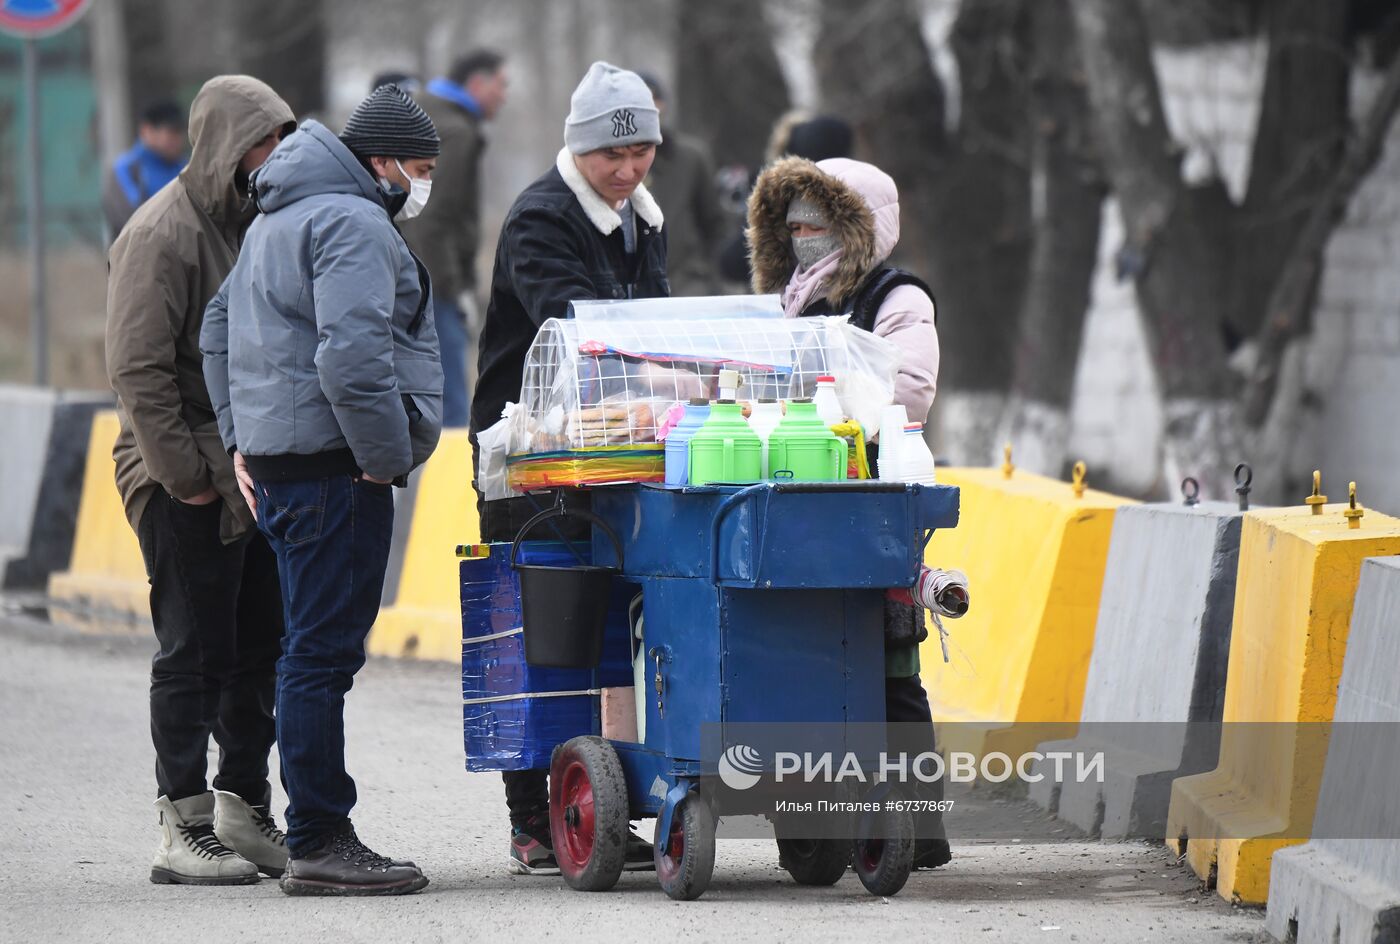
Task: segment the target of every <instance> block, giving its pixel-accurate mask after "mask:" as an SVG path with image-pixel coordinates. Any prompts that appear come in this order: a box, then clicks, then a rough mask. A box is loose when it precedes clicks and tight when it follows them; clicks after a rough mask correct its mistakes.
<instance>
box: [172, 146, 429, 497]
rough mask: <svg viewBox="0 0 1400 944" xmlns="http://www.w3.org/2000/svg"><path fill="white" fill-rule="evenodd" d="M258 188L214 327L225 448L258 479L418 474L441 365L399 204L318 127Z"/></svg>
mask: <svg viewBox="0 0 1400 944" xmlns="http://www.w3.org/2000/svg"><path fill="white" fill-rule="evenodd" d="M253 187H254V191H255V193H256V196H257V200H258V208H259V210H261V215H260V216H259V217H258V218H257V220H256V221H254V223H253V225H252V226H251V227H250V228H249V230H248V236H247V238H246V239H245V241H244V245H243V253H242V255H240V256H239V259H238V264H237V265H236V266H235V267H234V269H233V272H232V273H230V274H229V277H228V281H226V282H225V283H224V285H223V287H222V288H221V289H220V290H219V294H218V295H217V296H215V298H214V300H213V301H212V302H210V304H209V310H208V312H207V313H206V314H205V318H204V332H203V334H202V335H201V336H200V347H201V348H202V349H203V351H204V374H205V377H206V378H207V379H208V382H209V395H210V397H211V398H212V400H213V402H214V408H215V409H216V410H217V412H218V414H219V431H220V433H221V434H222V436H223V441H224V445H225V446H226V447H227V448H229V449H232V448H233V447H234V446H235V445H236V446H237V447H238V449H239V450H240V451H241V452H242V453H243V455H244V457H245V458H246V459H247V460H248V468H249V471H251V472H252V473H253V476H254V478H269V479H277V478H318V477H321V476H325V475H333V474H339V473H342V472H343V473H348V474H356V473H358V472H360V471H363V472H366V473H368V474H369V475H372V476H374V477H375V478H379V479H396V478H399V477H400V476H404V475H407V474H408V472H409V471H410V470H411V469H413V468H414V467H416V466H418V465H421V464H422V463H423V462H425V461H427V458H428V456H429V455H430V454H431V453H432V451H433V449H434V448H435V447H436V446H437V440H438V434H439V433H440V432H441V428H442V364H441V361H440V360H439V355H438V340H437V329H436V327H435V326H434V324H433V309H432V300H431V298H430V297H429V296H430V284H429V281H428V278H427V270H426V268H425V267H423V266H422V265H421V264H420V263H419V262H418V261H417V260H416V259H415V258H414V256H413V254H412V253H411V252H410V251H409V249H408V244H407V243H405V242H404V240H403V237H402V236H400V235H399V234H398V231H397V230H395V229H394V224H393V222H392V219H391V217H390V214H391V212H392V211H391V207H390V205H389V198H388V197H387V195H386V194H385V193H384V191H383V190H381V189H380V187H379V185H378V184H377V183H375V180H374V178H373V177H371V176H370V174H369V171H367V170H366V169H365V168H364V166H363V165H362V164H361V163H360V162H359V160H358V159H356V157H355V155H354V154H352V153H351V152H350V149H349V148H347V147H346V146H345V145H344V144H343V143H341V140H340V139H339V138H337V137H336V136H335V135H334V134H332V133H331V132H330V131H329V130H327V129H326V127H325V126H324V125H322V124H320V123H319V122H316V121H307V122H304V123H303V124H302V126H301V128H300V129H298V130H297V132H296V133H295V134H293V135H291V136H290V137H288V138H287V140H285V141H283V142H282V144H281V145H280V146H279V147H278V148H277V150H276V151H274V152H273V154H272V156H271V157H270V158H268V160H267V163H266V164H264V165H263V167H262V169H261V170H259V171H258V173H257V175H256V176H255V177H254V179H253Z"/></svg>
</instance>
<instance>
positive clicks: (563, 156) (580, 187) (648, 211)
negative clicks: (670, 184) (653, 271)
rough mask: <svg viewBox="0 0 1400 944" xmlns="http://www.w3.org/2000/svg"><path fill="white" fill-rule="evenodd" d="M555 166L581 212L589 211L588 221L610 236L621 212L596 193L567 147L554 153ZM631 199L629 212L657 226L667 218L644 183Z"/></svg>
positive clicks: (617, 223)
mask: <svg viewBox="0 0 1400 944" xmlns="http://www.w3.org/2000/svg"><path fill="white" fill-rule="evenodd" d="M554 166H555V167H556V168H557V169H558V171H559V176H560V177H563V178H564V183H566V184H568V185H569V189H570V190H572V191H573V192H574V196H575V197H577V198H578V202H579V205H580V206H582V207H583V212H584V213H586V214H588V221H589V222H590V223H592V224H593V225H594V227H595V228H597V230H598V232H600V233H602V234H603V235H604V236H611V235H612V233H613V230H615V229H617V228H618V227H619V226H621V225H622V216H621V215H620V214H619V213H618V212H617V211H616V210H614V209H613V208H612V207H610V206H608V203H607V201H606V200H604V199H603V198H602V197H600V196H598V191H596V190H594V189H593V187H592V186H591V185H590V184H589V183H588V180H587V178H585V177H584V176H583V173H582V171H580V170H579V169H578V165H577V164H575V163H574V156H573V154H571V153H570V152H569V149H568V148H563V149H561V150H560V151H559V153H558V155H556V156H555V158H554ZM631 200H632V212H634V213H636V214H637V216H639V217H641V218H642V219H643V220H645V221H646V222H647V223H650V224H651V225H652V226H653V227H655V228H656V229H660V228H661V226H662V224H664V223H665V222H666V218H665V217H664V216H663V215H662V214H661V207H660V206H658V205H657V203H656V198H655V197H653V196H652V195H651V192H650V191H649V190H647V188H646V185H645V184H637V189H636V190H633V191H632V197H631Z"/></svg>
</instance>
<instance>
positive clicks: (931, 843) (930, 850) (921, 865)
mask: <svg viewBox="0 0 1400 944" xmlns="http://www.w3.org/2000/svg"><path fill="white" fill-rule="evenodd" d="M952 861H953V849H952V847H951V846H949V845H948V840H946V839H920V840H917V841H916V842H915V843H914V870H915V871H918V870H919V869H936V868H938V867H939V866H941V865H947V864H948V863H949V862H952Z"/></svg>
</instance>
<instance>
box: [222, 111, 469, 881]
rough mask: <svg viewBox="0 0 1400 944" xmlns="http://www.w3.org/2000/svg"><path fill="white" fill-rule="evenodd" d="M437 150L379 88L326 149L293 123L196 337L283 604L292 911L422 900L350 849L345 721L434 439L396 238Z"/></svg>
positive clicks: (425, 127) (402, 248) (430, 131)
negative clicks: (377, 898)
mask: <svg viewBox="0 0 1400 944" xmlns="http://www.w3.org/2000/svg"><path fill="white" fill-rule="evenodd" d="M437 153H438V137H437V132H436V131H435V130H434V128H433V124H432V122H431V121H430V120H429V119H428V117H427V115H426V114H424V113H423V110H422V109H421V108H419V107H418V105H416V104H415V103H414V102H413V100H412V99H411V98H409V97H408V95H406V94H405V93H404V92H403V91H401V90H400V89H399V88H398V87H397V86H392V85H389V86H383V87H381V88H379V89H376V90H375V91H374V92H373V93H372V94H371V95H370V97H369V98H367V99H365V100H364V102H362V103H361V104H360V106H359V108H357V109H356V111H355V114H354V115H353V116H352V117H351V119H350V121H349V123H348V124H347V125H346V128H345V131H344V132H343V133H342V134H341V135H340V136H339V137H337V136H336V135H334V134H332V133H331V132H330V131H328V130H327V129H326V128H325V127H324V126H323V125H321V124H319V123H317V122H315V121H307V122H305V123H303V124H302V126H301V127H300V128H299V129H298V130H297V131H296V132H295V133H293V134H292V135H290V136H289V137H288V138H287V139H286V140H285V141H283V142H282V144H281V145H280V146H279V147H278V148H277V150H276V151H274V152H273V154H272V156H271V157H270V158H269V159H268V161H267V163H266V164H265V165H264V166H263V168H262V170H261V171H260V172H259V173H258V175H257V176H256V177H255V178H254V180H253V190H254V196H255V199H256V200H257V203H258V209H259V211H260V216H259V217H258V219H257V220H255V221H254V223H253V225H252V226H251V227H250V229H249V231H248V236H247V239H246V240H245V242H244V251H243V255H242V256H240V258H239V263H238V265H237V266H235V267H234V269H233V272H232V273H231V274H230V275H229V277H228V280H227V281H226V282H225V283H224V285H223V287H222V288H221V289H220V290H219V294H218V295H217V296H215V298H214V300H213V301H212V302H211V303H210V305H209V309H208V311H207V313H206V314H205V322H204V330H203V332H202V334H201V336H200V348H201V350H202V351H203V353H204V370H205V377H206V379H207V381H208V386H209V393H210V398H211V400H212V402H213V404H214V408H215V411H216V413H217V414H218V418H219V430H220V434H221V436H222V437H223V444H224V447H225V448H226V449H228V450H229V451H230V452H231V453H233V454H234V459H235V466H236V467H237V468H238V470H239V482H240V488H241V489H242V490H243V492H244V496H245V498H246V499H247V501H248V503H249V505H250V506H252V507H253V508H254V513H255V514H256V516H257V522H258V527H259V528H260V529H261V530H262V531H263V533H264V534H266V535H267V538H268V540H269V541H270V542H271V544H272V547H273V550H274V551H276V553H277V563H278V569H279V570H280V572H281V577H282V586H283V587H284V589H285V593H284V596H285V600H286V602H285V607H286V623H287V628H286V637H285V642H284V654H283V656H282V659H281V660H280V662H279V663H278V667H277V668H278V678H277V712H276V713H277V740H278V746H279V749H280V754H281V759H282V778H283V782H284V784H285V785H286V788H287V796H288V799H289V804H288V807H287V848H288V851H289V853H290V856H291V861H290V862H289V863H288V866H287V871H286V873H285V874H284V875H283V877H282V890H283V891H285V892H287V893H288V894H299V895H366V894H402V893H405V892H414V891H417V890H419V889H421V888H422V887H423V886H425V885H426V884H427V883H428V880H427V878H425V877H424V876H423V874H422V873H421V872H420V871H419V870H418V869H417V868H416V867H415V866H413V864H412V863H408V862H399V861H395V860H391V859H389V858H387V857H384V856H380V855H377V854H375V853H373V852H371V851H370V850H369V849H367V848H366V847H365V846H364V844H363V843H361V842H360V840H359V839H358V838H357V837H356V835H355V831H354V828H353V826H352V825H351V823H350V818H349V814H350V810H351V808H352V807H353V806H354V805H355V782H354V780H352V779H351V778H350V775H349V774H348V773H347V772H346V770H345V748H344V745H345V728H344V718H343V712H344V699H345V694H346V692H347V691H348V690H349V689H350V686H351V683H352V681H353V679H354V675H355V673H356V672H357V671H359V669H360V667H361V666H362V665H363V664H364V660H365V656H364V644H365V637H366V636H367V635H368V634H369V630H370V627H371V626H372V625H373V623H374V620H375V616H376V615H377V613H378V609H379V600H380V595H381V592H382V590H383V585H384V572H385V569H386V567H387V565H388V555H389V540H390V533H391V531H392V528H393V518H394V504H393V497H392V495H391V494H390V488H389V485H390V483H391V482H394V483H400V484H401V483H402V482H403V481H404V480H405V478H406V476H407V475H408V473H409V472H410V471H411V470H412V469H413V468H414V467H416V466H418V465H419V464H421V463H422V462H424V461H425V460H426V459H427V458H428V456H429V454H430V453H431V452H432V451H433V448H434V447H435V446H436V445H437V440H438V434H439V432H440V430H441V425H442V365H441V363H440V361H439V358H438V341H437V332H436V329H435V327H434V325H433V311H432V300H431V299H432V295H431V288H430V285H429V281H428V273H427V269H426V268H425V267H424V266H423V265H422V263H420V262H419V261H418V259H417V258H416V257H415V256H414V255H413V253H412V252H410V251H409V248H408V245H407V244H406V243H405V242H404V240H403V238H402V237H401V236H400V235H399V232H398V229H397V227H396V226H395V225H394V219H395V218H396V217H398V218H404V217H406V216H408V215H411V214H413V213H415V212H416V211H417V210H421V209H422V206H423V205H424V203H426V200H427V194H428V192H429V190H430V188H429V181H430V179H431V173H432V169H433V165H434V163H435V161H436V158H437Z"/></svg>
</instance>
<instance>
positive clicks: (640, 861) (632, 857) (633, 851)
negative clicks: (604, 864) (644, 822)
mask: <svg viewBox="0 0 1400 944" xmlns="http://www.w3.org/2000/svg"><path fill="white" fill-rule="evenodd" d="M622 868H623V871H626V872H655V871H656V854H655V850H653V849H652V847H651V843H649V842H647V841H646V840H645V839H643V838H642V837H641V836H638V835H637V834H636V833H635V832H629V833H628V834H627V858H625V859H624V860H623V862H622Z"/></svg>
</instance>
